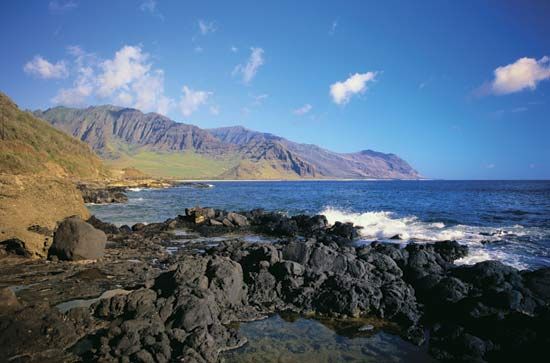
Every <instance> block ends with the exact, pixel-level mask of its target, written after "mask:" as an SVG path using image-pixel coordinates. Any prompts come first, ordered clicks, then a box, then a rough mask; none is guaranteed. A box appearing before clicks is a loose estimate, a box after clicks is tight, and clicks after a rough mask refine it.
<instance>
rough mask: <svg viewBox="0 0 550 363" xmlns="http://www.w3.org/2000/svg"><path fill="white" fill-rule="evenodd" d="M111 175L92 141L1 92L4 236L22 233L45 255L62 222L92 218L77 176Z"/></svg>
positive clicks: (0, 236) (0, 221)
mask: <svg viewBox="0 0 550 363" xmlns="http://www.w3.org/2000/svg"><path fill="white" fill-rule="evenodd" d="M108 174H109V172H108V170H107V169H106V168H105V167H104V166H103V163H102V162H101V160H100V159H99V158H98V157H97V156H96V155H94V153H93V152H92V151H91V150H90V147H89V146H88V145H86V144H85V143H83V142H81V141H79V140H76V139H74V138H73V137H71V136H69V135H67V134H65V133H63V132H61V131H59V130H57V129H55V128H54V127H52V126H51V125H50V124H48V123H47V122H45V121H43V120H40V119H37V118H36V117H34V116H33V115H32V114H30V113H28V112H23V111H21V110H19V108H18V107H17V105H15V103H13V102H12V101H11V100H10V99H9V98H8V97H7V96H6V95H4V94H2V93H0V241H4V240H7V239H11V238H18V239H20V240H22V241H23V242H24V243H25V247H26V249H27V250H28V251H29V252H30V253H31V254H32V255H34V256H45V254H46V253H47V249H48V247H49V245H50V244H51V242H52V232H53V230H54V229H55V226H56V223H57V221H59V220H61V219H63V218H65V217H67V216H71V215H79V216H80V217H82V218H88V217H89V213H88V210H87V209H86V207H85V206H84V202H83V200H82V196H81V194H80V192H78V190H77V189H76V187H75V185H74V182H73V181H72V180H73V179H79V180H83V179H94V180H95V179H101V178H104V177H106V176H108Z"/></svg>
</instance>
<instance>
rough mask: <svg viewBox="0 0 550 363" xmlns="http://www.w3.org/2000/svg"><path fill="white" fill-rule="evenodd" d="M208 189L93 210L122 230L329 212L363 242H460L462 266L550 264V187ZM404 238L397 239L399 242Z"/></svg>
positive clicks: (275, 185) (378, 184)
mask: <svg viewBox="0 0 550 363" xmlns="http://www.w3.org/2000/svg"><path fill="white" fill-rule="evenodd" d="M209 183H210V185H211V187H210V188H194V187H189V186H178V187H174V188H169V189H132V190H130V191H129V192H128V196H129V202H128V203H127V204H111V205H89V208H90V210H91V211H92V213H93V214H95V215H96V216H97V217H98V218H100V219H102V220H104V221H107V222H111V223H115V224H117V225H122V224H128V225H132V224H134V223H138V222H145V223H151V222H159V221H164V220H166V219H168V218H173V217H175V216H176V215H178V214H183V213H184V210H185V208H188V207H193V206H196V205H200V206H209V207H215V208H223V209H227V210H236V211H238V210H250V209H253V208H263V209H265V210H267V211H278V212H282V213H287V214H289V215H294V214H301V213H306V214H324V215H326V216H327V218H328V220H329V222H331V223H334V222H335V221H343V222H345V221H350V222H353V223H355V224H357V225H360V226H362V227H363V229H362V230H361V239H360V241H358V242H357V243H370V242H372V241H375V240H378V241H386V242H388V243H401V244H405V243H427V242H435V241H442V240H449V239H450V240H457V241H459V242H460V243H463V244H465V245H468V246H469V247H470V253H469V255H468V256H467V257H466V258H463V259H461V260H459V261H458V263H464V264H472V263H475V262H479V261H483V260H488V259H496V260H500V261H502V262H503V263H506V264H508V265H511V266H514V267H516V268H519V269H534V268H539V267H544V266H550V181H435V180H422V181H215V182H209ZM397 237H399V239H396V238H397Z"/></svg>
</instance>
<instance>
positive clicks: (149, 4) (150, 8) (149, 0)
mask: <svg viewBox="0 0 550 363" xmlns="http://www.w3.org/2000/svg"><path fill="white" fill-rule="evenodd" d="M139 9H140V10H141V11H143V12H148V13H150V14H151V15H153V16H156V17H157V18H159V19H160V20H164V16H163V15H162V13H161V12H160V11H159V9H158V8H157V2H156V1H155V0H145V1H143V2H142V3H141V5H140V6H139Z"/></svg>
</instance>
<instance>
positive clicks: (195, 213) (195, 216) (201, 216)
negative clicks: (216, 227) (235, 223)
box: [185, 207, 216, 224]
mask: <svg viewBox="0 0 550 363" xmlns="http://www.w3.org/2000/svg"><path fill="white" fill-rule="evenodd" d="M185 215H186V216H187V218H189V219H190V220H191V221H192V222H193V223H195V224H201V223H204V222H206V221H207V220H209V219H211V218H215V217H216V210H215V209H214V208H201V207H195V208H187V209H185Z"/></svg>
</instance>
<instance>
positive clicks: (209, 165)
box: [106, 150, 238, 179]
mask: <svg viewBox="0 0 550 363" xmlns="http://www.w3.org/2000/svg"><path fill="white" fill-rule="evenodd" d="M106 163H107V164H108V165H109V166H112V167H114V168H118V169H121V168H126V167H134V168H137V169H139V170H141V171H143V172H145V173H147V174H149V175H153V176H158V177H169V178H177V179H206V178H215V177H217V176H219V175H220V174H223V173H224V172H226V171H227V170H229V169H231V168H232V167H234V166H235V165H237V164H238V158H237V157H236V156H228V157H226V158H224V159H220V160H217V159H211V158H207V157H204V156H201V155H199V154H196V153H194V152H189V151H186V152H178V153H168V152H155V151H145V150H133V151H128V152H125V153H123V154H122V155H121V156H120V157H119V158H117V159H116V160H106Z"/></svg>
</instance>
